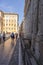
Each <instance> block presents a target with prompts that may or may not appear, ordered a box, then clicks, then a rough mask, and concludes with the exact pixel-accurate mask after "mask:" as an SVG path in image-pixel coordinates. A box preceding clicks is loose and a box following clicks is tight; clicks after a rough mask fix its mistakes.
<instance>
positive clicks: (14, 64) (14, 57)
mask: <svg viewBox="0 0 43 65" xmlns="http://www.w3.org/2000/svg"><path fill="white" fill-rule="evenodd" d="M18 64H19V40H17V42H16V46H15V49H14V52H13V55H12V58H11V60H10V62H9V65H18Z"/></svg>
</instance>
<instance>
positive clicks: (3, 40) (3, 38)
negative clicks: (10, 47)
mask: <svg viewBox="0 0 43 65" xmlns="http://www.w3.org/2000/svg"><path fill="white" fill-rule="evenodd" d="M3 41H5V32H3Z"/></svg>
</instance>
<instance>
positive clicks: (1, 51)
mask: <svg viewBox="0 0 43 65" xmlns="http://www.w3.org/2000/svg"><path fill="white" fill-rule="evenodd" d="M14 47H15V40H14V41H12V40H11V39H8V40H6V41H5V42H4V43H1V44H0V65H8V63H9V61H10V59H11V56H12V54H13V50H14Z"/></svg>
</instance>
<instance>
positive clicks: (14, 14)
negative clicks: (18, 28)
mask: <svg viewBox="0 0 43 65" xmlns="http://www.w3.org/2000/svg"><path fill="white" fill-rule="evenodd" d="M4 14H7V15H9V14H10V15H18V14H17V13H12V12H11V13H9V12H4Z"/></svg>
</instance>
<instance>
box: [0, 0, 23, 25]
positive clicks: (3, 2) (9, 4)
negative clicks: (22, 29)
mask: <svg viewBox="0 0 43 65" xmlns="http://www.w3.org/2000/svg"><path fill="white" fill-rule="evenodd" d="M0 10H2V11H4V12H12V13H17V14H19V24H21V22H22V20H23V16H24V0H0Z"/></svg>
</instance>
